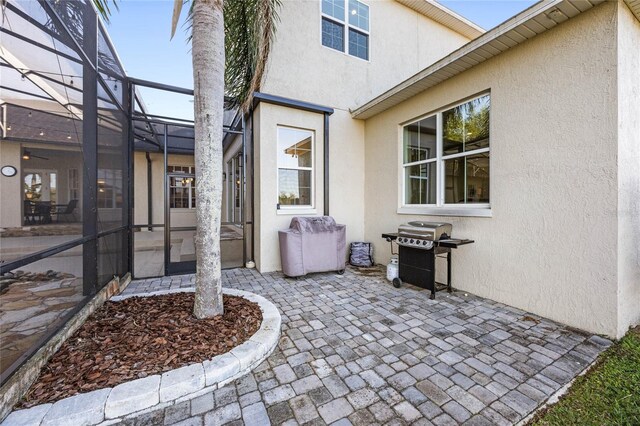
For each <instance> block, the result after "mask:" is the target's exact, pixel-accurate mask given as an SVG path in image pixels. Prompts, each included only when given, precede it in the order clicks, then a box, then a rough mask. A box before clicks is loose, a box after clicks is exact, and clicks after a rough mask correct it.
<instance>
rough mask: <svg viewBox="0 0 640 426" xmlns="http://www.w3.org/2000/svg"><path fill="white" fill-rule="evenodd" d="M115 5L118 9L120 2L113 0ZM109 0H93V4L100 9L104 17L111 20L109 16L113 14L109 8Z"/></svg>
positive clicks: (99, 11) (107, 20)
mask: <svg viewBox="0 0 640 426" xmlns="http://www.w3.org/2000/svg"><path fill="white" fill-rule="evenodd" d="M112 2H113V6H114V7H115V8H116V10H118V3H116V1H115V0H112ZM109 3H110V2H109V0H93V5H94V6H95V7H96V9H97V10H98V13H99V14H100V15H101V16H102V18H103V19H104V20H105V21H106V22H109V16H111V9H110V8H109Z"/></svg>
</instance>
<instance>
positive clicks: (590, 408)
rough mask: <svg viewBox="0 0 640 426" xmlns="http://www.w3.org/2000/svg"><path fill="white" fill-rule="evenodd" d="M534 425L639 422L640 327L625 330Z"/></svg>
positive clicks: (636, 423) (632, 423) (538, 417)
mask: <svg viewBox="0 0 640 426" xmlns="http://www.w3.org/2000/svg"><path fill="white" fill-rule="evenodd" d="M530 424H535V425H562V426H565V425H576V426H577V425H594V426H595V425H639V424H640V328H636V329H635V330H631V331H629V333H628V334H627V335H626V336H625V337H624V338H622V340H620V341H619V342H617V343H615V344H614V345H613V346H612V347H611V348H609V349H608V350H607V351H606V352H605V353H604V354H603V355H602V356H601V359H600V361H599V363H598V364H597V365H596V366H595V367H594V368H593V369H592V370H591V371H590V372H589V373H588V374H586V375H585V376H582V377H579V378H578V379H576V381H575V383H574V384H573V386H572V387H571V389H570V390H569V393H568V394H567V395H566V396H565V397H563V398H562V399H560V401H559V402H558V403H557V404H555V405H553V406H551V407H550V408H549V409H548V410H547V411H546V412H544V413H543V414H541V415H539V416H537V417H536V418H535V419H534V420H533V421H532V422H531V423H530Z"/></svg>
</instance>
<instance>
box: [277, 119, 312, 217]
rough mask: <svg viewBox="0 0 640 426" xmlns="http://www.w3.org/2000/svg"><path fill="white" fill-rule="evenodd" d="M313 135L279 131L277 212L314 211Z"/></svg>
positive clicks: (306, 132)
mask: <svg viewBox="0 0 640 426" xmlns="http://www.w3.org/2000/svg"><path fill="white" fill-rule="evenodd" d="M313 147H314V142H313V132H312V131H310V130H303V129H294V128H292V127H278V208H284V209H286V208H291V207H307V208H313Z"/></svg>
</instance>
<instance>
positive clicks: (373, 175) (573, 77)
mask: <svg viewBox="0 0 640 426" xmlns="http://www.w3.org/2000/svg"><path fill="white" fill-rule="evenodd" d="M616 8H617V6H616V4H615V3H605V4H603V5H601V6H598V7H596V8H595V9H593V10H591V11H589V12H586V13H584V14H581V15H579V16H578V17H576V18H574V19H572V20H570V21H568V22H566V23H564V24H562V25H560V26H558V27H556V28H554V29H552V30H549V31H547V32H545V33H543V34H541V35H540V36H538V37H536V38H534V39H532V40H530V41H528V42H526V43H523V44H522V45H520V46H519V47H516V48H513V49H511V50H509V51H507V52H505V53H503V54H501V55H499V56H497V57H495V58H493V59H491V60H489V61H487V62H485V63H483V64H481V65H479V66H476V67H474V68H473V69H471V70H469V71H467V72H465V73H463V74H460V75H459V76H457V77H454V78H452V79H450V80H448V81H446V82H444V83H442V84H440V85H439V86H436V87H434V88H432V89H430V90H428V91H426V92H423V93H422V94H420V95H417V96H415V97H414V98H412V99H410V100H407V101H405V102H403V103H402V104H400V105H398V106H396V107H394V108H392V109H390V110H388V111H386V112H384V113H382V114H379V115H377V116H375V117H372V118H371V119H369V120H367V121H366V126H365V134H366V142H365V147H366V156H365V158H366V160H365V161H366V180H365V238H366V239H367V240H370V241H372V242H374V243H375V249H376V261H377V262H380V263H387V262H388V260H389V255H390V253H389V244H388V243H386V242H384V241H383V240H382V239H381V238H380V234H381V233H382V232H389V231H394V230H395V229H397V227H398V225H399V224H401V223H404V222H407V221H410V220H416V219H422V220H432V221H436V220H444V221H448V222H451V223H453V227H454V228H453V229H454V232H453V234H454V236H458V237H467V238H472V239H474V240H475V244H473V245H469V246H464V247H462V248H460V249H458V250H457V251H456V252H454V254H453V286H454V287H455V288H458V289H463V290H466V291H469V292H471V293H474V294H477V295H480V296H483V297H488V298H490V299H493V300H496V301H499V302H503V303H506V304H508V305H512V306H516V307H519V308H522V309H525V310H528V311H531V312H534V313H537V314H539V315H542V316H545V317H548V318H551V319H554V320H557V321H560V322H563V323H565V324H569V325H572V326H575V327H578V328H581V329H585V330H588V331H591V332H597V333H604V334H607V335H609V336H616V335H617V334H618V324H617V309H618V306H617V305H618V302H617V279H618V265H617V262H616V259H617V253H618V229H617V210H618V209H617V203H618V200H617V189H618V185H617V160H618V147H617V141H616V133H617V114H616V111H617V108H616V102H617V87H616V27H615V25H612V22H615V15H616V13H617V10H616ZM486 90H490V91H491V205H492V217H491V218H472V217H436V216H410V215H399V214H397V213H396V211H397V208H398V202H397V200H398V188H399V182H398V172H397V170H398V167H399V165H398V164H399V163H398V161H399V160H398V144H399V143H400V140H399V132H398V129H399V127H398V125H399V123H402V122H406V121H407V120H410V119H412V118H415V117H418V116H421V115H423V114H425V113H428V112H430V111H433V110H437V109H440V108H442V107H444V106H446V105H448V104H450V103H454V102H456V101H458V100H461V99H464V98H466V97H469V96H471V95H473V94H476V93H480V92H482V91H486Z"/></svg>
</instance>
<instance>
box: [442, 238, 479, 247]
mask: <svg viewBox="0 0 640 426" xmlns="http://www.w3.org/2000/svg"><path fill="white" fill-rule="evenodd" d="M473 243H475V241H473V240H468V239H457V238H450V239H448V240H440V241H437V242H436V244H437V245H438V246H439V247H446V248H458V247H460V246H464V245H466V244H473Z"/></svg>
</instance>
